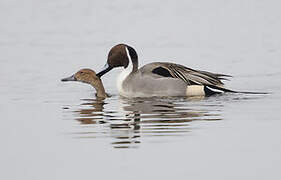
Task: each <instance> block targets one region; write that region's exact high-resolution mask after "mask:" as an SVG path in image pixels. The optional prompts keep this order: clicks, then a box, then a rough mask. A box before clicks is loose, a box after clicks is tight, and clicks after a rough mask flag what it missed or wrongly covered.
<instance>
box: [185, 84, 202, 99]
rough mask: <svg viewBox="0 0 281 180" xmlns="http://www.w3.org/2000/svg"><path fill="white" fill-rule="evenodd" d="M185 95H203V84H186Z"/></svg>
mask: <svg viewBox="0 0 281 180" xmlns="http://www.w3.org/2000/svg"><path fill="white" fill-rule="evenodd" d="M186 96H205V91H204V86H201V85H191V86H187V88H186Z"/></svg>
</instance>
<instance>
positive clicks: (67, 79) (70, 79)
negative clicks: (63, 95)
mask: <svg viewBox="0 0 281 180" xmlns="http://www.w3.org/2000/svg"><path fill="white" fill-rule="evenodd" d="M61 81H63V82H66V81H77V79H76V78H75V76H74V74H73V75H72V76H70V77H67V78H63V79H61Z"/></svg>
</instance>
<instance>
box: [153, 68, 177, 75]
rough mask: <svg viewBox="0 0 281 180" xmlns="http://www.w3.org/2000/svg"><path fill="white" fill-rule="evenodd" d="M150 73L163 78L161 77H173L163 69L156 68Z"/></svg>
mask: <svg viewBox="0 0 281 180" xmlns="http://www.w3.org/2000/svg"><path fill="white" fill-rule="evenodd" d="M152 73H154V74H158V75H160V76H163V77H173V76H172V75H171V73H170V72H169V71H168V70H167V69H165V68H163V67H157V68H155V69H153V70H152Z"/></svg>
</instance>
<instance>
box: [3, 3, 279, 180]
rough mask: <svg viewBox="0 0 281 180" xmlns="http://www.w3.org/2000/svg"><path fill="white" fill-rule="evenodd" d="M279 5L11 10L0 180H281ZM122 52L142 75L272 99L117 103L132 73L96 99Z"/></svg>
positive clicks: (6, 22)
mask: <svg viewBox="0 0 281 180" xmlns="http://www.w3.org/2000/svg"><path fill="white" fill-rule="evenodd" d="M279 7H280V3H279V2H278V1H243V0H237V1H227V2H226V1H221V0H215V1H210V2H207V1H201V0H197V1H179V2H177V3H175V2H174V1H165V2H163V1H158V0H155V1H136V2H133V1H119V0H117V1H102V2H98V1H97V2H96V1H87V0H81V1H74V0H73V1H66V0H59V1H34V0H27V1H19V0H9V1H6V0H3V1H1V2H0V20H1V22H2V23H1V25H0V52H1V55H0V97H1V101H0V115H1V126H0V133H1V134H0V140H1V148H0V154H1V155H0V158H1V162H0V167H1V169H2V171H1V173H0V179H28V180H30V179H132V178H133V179H175V178H176V179H187V178H189V179H221V180H224V179H233V180H234V179H235V180H236V179H255V180H257V179H261V180H262V179H280V177H281V176H280V170H279V169H280V165H281V141H280V136H281V118H280V114H279V112H280V107H281V106H280V102H281V96H280V93H281V91H280V89H281V84H280V79H281V71H280V67H281V63H280V58H281V49H280V47H281V36H280V32H281V26H280V22H279V20H280V18H281V13H280V8H279ZM117 43H128V44H130V45H131V46H133V47H135V49H136V50H137V52H138V55H139V61H140V64H141V65H144V64H146V63H149V62H152V61H170V62H175V63H179V64H184V65H186V66H188V67H191V68H194V69H201V70H208V71H211V72H218V73H225V74H231V75H233V76H234V77H233V78H232V79H231V81H227V82H226V86H227V87H228V88H230V89H234V90H245V91H262V92H270V94H268V95H245V94H244V95H243V94H224V95H220V96H214V97H207V98H184V97H176V98H135V99H126V98H122V97H120V96H119V95H118V92H117V89H116V85H115V81H116V76H117V75H118V73H119V72H120V70H121V69H116V70H113V71H112V72H110V73H109V74H106V75H105V76H104V77H103V82H104V84H105V88H106V91H107V92H108V93H109V94H111V95H112V96H111V97H110V98H107V99H105V100H101V99H97V98H96V97H95V91H94V89H93V88H92V87H90V86H88V85H86V84H80V83H62V82H60V79H61V78H63V77H66V76H68V75H71V74H73V73H74V72H76V71H77V70H78V69H81V68H85V67H87V68H92V69H94V70H95V71H98V70H99V69H100V68H101V67H102V66H103V65H104V63H105V60H106V57H107V53H108V51H109V49H110V48H111V47H112V46H114V45H115V44H117Z"/></svg>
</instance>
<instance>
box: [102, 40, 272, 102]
mask: <svg viewBox="0 0 281 180" xmlns="http://www.w3.org/2000/svg"><path fill="white" fill-rule="evenodd" d="M116 67H123V68H124V70H123V71H122V72H121V74H120V75H119V77H118V79H117V88H118V91H119V94H120V95H121V96H125V97H152V96H210V95H213V94H218V93H222V92H232V93H248V94H266V93H258V92H241V91H239V92H238V91H233V90H230V89H226V88H224V87H223V85H224V84H223V82H222V80H227V78H228V77H231V76H229V75H225V74H217V73H211V72H207V71H200V70H194V69H191V68H188V67H185V66H183V65H179V64H174V63H167V62H154V63H150V64H147V65H144V66H143V67H141V68H140V69H139V68H138V55H137V52H136V51H135V50H134V48H132V47H131V46H128V45H126V44H118V45H116V46H114V47H113V48H112V49H111V50H110V51H109V54H108V57H107V63H106V64H105V66H104V68H103V69H102V71H100V72H99V73H98V74H97V76H98V77H101V76H103V75H104V74H106V73H107V72H109V71H110V70H112V69H113V68H116Z"/></svg>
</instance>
